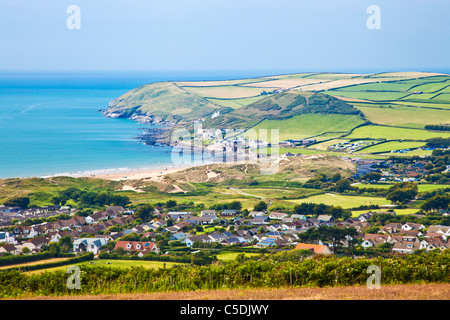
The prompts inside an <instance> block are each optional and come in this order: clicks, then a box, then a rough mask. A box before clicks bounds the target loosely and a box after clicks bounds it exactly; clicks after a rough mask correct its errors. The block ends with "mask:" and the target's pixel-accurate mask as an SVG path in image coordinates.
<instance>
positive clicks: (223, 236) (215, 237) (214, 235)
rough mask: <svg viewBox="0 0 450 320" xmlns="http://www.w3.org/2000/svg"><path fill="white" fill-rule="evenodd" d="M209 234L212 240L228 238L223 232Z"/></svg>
mask: <svg viewBox="0 0 450 320" xmlns="http://www.w3.org/2000/svg"><path fill="white" fill-rule="evenodd" d="M208 236H209V237H210V238H211V241H212V242H220V241H222V240H225V239H227V238H228V237H227V236H226V235H224V234H222V233H212V234H210V235H208Z"/></svg>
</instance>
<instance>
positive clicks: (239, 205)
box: [228, 200, 242, 211]
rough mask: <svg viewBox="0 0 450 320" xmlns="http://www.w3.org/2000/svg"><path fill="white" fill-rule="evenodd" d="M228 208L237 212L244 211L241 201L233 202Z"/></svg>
mask: <svg viewBox="0 0 450 320" xmlns="http://www.w3.org/2000/svg"><path fill="white" fill-rule="evenodd" d="M228 208H229V209H231V210H236V211H240V210H241V209H242V203H241V202H240V201H237V200H235V201H231V202H230V203H229V204H228Z"/></svg>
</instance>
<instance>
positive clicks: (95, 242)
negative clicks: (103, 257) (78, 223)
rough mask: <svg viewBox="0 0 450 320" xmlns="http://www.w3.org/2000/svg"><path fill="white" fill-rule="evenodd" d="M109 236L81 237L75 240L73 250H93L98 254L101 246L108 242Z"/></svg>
mask: <svg viewBox="0 0 450 320" xmlns="http://www.w3.org/2000/svg"><path fill="white" fill-rule="evenodd" d="M108 241H109V238H80V239H76V240H74V241H73V252H92V253H93V254H98V252H99V251H100V248H101V246H103V245H105V244H107V243H108Z"/></svg>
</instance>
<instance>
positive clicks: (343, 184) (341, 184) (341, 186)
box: [336, 179, 352, 192]
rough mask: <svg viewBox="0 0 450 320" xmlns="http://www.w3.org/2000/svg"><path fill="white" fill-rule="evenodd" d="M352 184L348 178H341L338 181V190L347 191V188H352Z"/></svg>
mask: <svg viewBox="0 0 450 320" xmlns="http://www.w3.org/2000/svg"><path fill="white" fill-rule="evenodd" d="M351 189H352V186H351V184H350V181H349V180H348V179H341V180H339V181H338V182H337V183H336V191H337V192H345V191H347V190H351Z"/></svg>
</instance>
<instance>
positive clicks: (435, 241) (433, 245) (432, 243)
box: [420, 238, 450, 251]
mask: <svg viewBox="0 0 450 320" xmlns="http://www.w3.org/2000/svg"><path fill="white" fill-rule="evenodd" d="M449 247H450V244H449V243H448V242H446V241H444V240H442V239H441V238H430V239H424V240H422V241H420V249H425V250H426V251H431V250H434V249H439V250H445V249H448V248H449Z"/></svg>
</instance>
